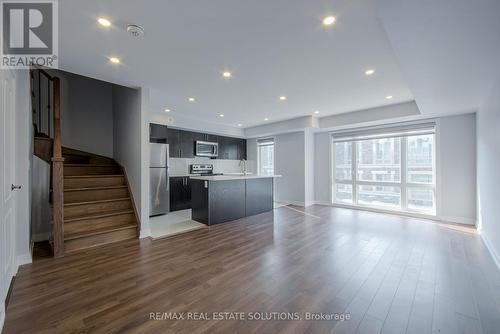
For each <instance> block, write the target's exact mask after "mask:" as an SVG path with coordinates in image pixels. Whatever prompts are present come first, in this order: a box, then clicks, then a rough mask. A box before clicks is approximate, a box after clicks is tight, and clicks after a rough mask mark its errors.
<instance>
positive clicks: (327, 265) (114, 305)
mask: <svg viewBox="0 0 500 334" xmlns="http://www.w3.org/2000/svg"><path fill="white" fill-rule="evenodd" d="M301 210H303V209H302V208H296V207H295V208H289V207H281V208H278V209H275V210H274V212H269V213H264V214H260V215H257V216H252V217H248V218H245V219H241V220H238V221H234V222H229V223H225V224H221V225H215V226H212V227H209V228H206V229H200V230H196V231H192V232H189V233H186V234H182V235H178V236H174V237H171V238H167V239H160V240H155V241H150V240H142V241H137V240H132V241H125V242H121V243H118V244H114V245H109V246H105V247H101V248H98V249H93V250H88V251H85V252H81V253H75V254H71V255H68V256H65V257H64V258H58V259H44V260H39V261H37V262H35V263H34V264H32V265H26V266H23V267H22V268H21V269H20V271H19V273H18V276H17V278H16V280H15V284H14V289H13V292H12V296H11V300H10V304H9V307H8V310H7V317H6V322H5V327H4V333H8V334H10V333H202V332H208V333H379V332H380V333H405V332H406V333H418V334H421V333H499V332H500V312H499V309H500V308H499V305H500V273H499V271H498V270H497V268H496V267H495V264H494V262H493V260H492V258H491V257H490V255H489V253H488V252H487V250H486V248H485V246H484V245H483V243H482V241H481V239H480V237H479V236H478V235H477V234H475V233H473V231H472V230H471V229H467V228H464V229H461V228H454V226H446V225H442V224H437V223H433V222H429V221H425V220H418V219H412V218H403V217H399V216H393V215H383V214H376V213H368V212H362V211H354V210H347V209H339V208H331V207H326V206H313V207H309V208H307V210H306V212H307V214H304V213H302V212H300V211H301ZM153 312H160V313H163V312H166V314H168V313H170V312H172V313H173V312H184V317H185V318H186V317H187V316H188V315H187V312H209V315H208V316H209V318H213V312H244V316H245V318H246V320H214V319H211V320H187V319H186V320H181V319H177V320H176V319H170V320H169V319H165V320H154V319H151V313H153ZM265 312H276V313H265ZM278 312H291V315H286V314H285V315H284V314H282V313H279V314H278ZM293 312H297V313H296V314H297V315H298V317H299V318H300V317H301V318H302V319H298V320H280V319H279V318H280V317H282V316H291V317H294V316H295V313H293ZM306 312H311V313H324V314H333V313H338V314H341V313H346V314H348V315H349V317H350V319H349V320H346V321H335V320H306V319H305V316H306ZM158 316H159V317H162V315H161V314H160V315H158ZM221 316H222V315H221ZM233 316H235V314H233ZM258 316H261V317H271V318H273V320H270V321H263V320H251V319H250V318H254V319H255V318H256V317H258ZM276 318H278V319H276Z"/></svg>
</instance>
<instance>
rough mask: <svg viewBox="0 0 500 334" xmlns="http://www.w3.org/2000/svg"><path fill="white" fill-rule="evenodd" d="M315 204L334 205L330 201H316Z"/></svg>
mask: <svg viewBox="0 0 500 334" xmlns="http://www.w3.org/2000/svg"><path fill="white" fill-rule="evenodd" d="M314 204H316V205H326V206H332V203H330V202H328V201H314Z"/></svg>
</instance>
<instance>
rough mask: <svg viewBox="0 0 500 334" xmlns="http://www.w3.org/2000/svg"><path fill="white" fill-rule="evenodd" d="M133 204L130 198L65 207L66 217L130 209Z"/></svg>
mask: <svg viewBox="0 0 500 334" xmlns="http://www.w3.org/2000/svg"><path fill="white" fill-rule="evenodd" d="M130 209H132V204H131V202H130V199H127V200H123V201H116V202H105V203H90V204H82V205H75V206H65V207H64V219H71V218H74V217H81V216H83V215H95V214H100V213H104V212H106V211H112V210H114V211H117V210H130Z"/></svg>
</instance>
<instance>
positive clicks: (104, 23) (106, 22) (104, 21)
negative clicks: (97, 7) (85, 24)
mask: <svg viewBox="0 0 500 334" xmlns="http://www.w3.org/2000/svg"><path fill="white" fill-rule="evenodd" d="M97 22H98V23H99V24H100V25H102V26H103V27H110V26H111V22H110V21H109V20H108V19H105V18H104V17H99V18H98V19H97Z"/></svg>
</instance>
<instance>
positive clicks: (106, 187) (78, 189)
mask: <svg viewBox="0 0 500 334" xmlns="http://www.w3.org/2000/svg"><path fill="white" fill-rule="evenodd" d="M123 188H127V186H104V187H102V186H100V187H82V188H67V189H64V191H65V192H68V191H85V190H107V189H123Z"/></svg>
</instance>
